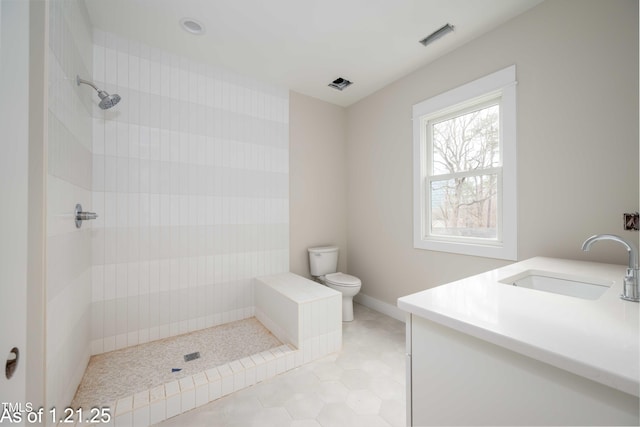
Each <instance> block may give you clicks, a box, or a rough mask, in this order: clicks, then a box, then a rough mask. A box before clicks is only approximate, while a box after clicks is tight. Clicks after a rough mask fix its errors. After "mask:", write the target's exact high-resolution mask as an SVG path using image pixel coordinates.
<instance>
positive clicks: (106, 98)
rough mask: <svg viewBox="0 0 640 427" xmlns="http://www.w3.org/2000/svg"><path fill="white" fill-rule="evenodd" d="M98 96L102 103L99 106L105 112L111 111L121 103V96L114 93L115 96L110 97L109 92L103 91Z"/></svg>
mask: <svg viewBox="0 0 640 427" xmlns="http://www.w3.org/2000/svg"><path fill="white" fill-rule="evenodd" d="M98 96H99V97H100V103H99V104H98V106H99V107H100V108H102V109H103V110H106V109H109V108H111V107H113V106H114V105H116V104H117V103H118V102H120V99H121V98H120V95H118V94H117V93H114V94H113V95H109V94H108V93H107V92H105V91H103V90H99V91H98Z"/></svg>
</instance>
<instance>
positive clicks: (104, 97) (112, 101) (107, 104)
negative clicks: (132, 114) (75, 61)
mask: <svg viewBox="0 0 640 427" xmlns="http://www.w3.org/2000/svg"><path fill="white" fill-rule="evenodd" d="M76 83H78V86H80V84H81V83H84V84H86V85H89V86H91V87H92V88H94V89H95V91H96V92H98V96H99V97H100V103H99V104H98V106H99V107H100V108H102V109H103V110H107V109H109V108H111V107H113V106H114V105H116V104H117V103H118V102H120V99H121V98H120V95H118V94H117V93H114V94H113V95H109V94H108V93H107V92H105V91H104V90H101V89H98V88H97V87H96V85H94V84H93V83H91V82H90V81H88V80H84V79H81V78H80V76H76Z"/></svg>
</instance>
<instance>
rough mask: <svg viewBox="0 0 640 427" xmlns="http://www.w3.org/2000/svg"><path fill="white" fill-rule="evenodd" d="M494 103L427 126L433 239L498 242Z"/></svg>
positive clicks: (497, 149)
mask: <svg viewBox="0 0 640 427" xmlns="http://www.w3.org/2000/svg"><path fill="white" fill-rule="evenodd" d="M499 120H500V110H499V105H498V104H497V103H493V104H492V105H488V106H487V105H485V106H482V107H479V108H477V109H475V110H472V111H469V112H465V113H464V114H461V115H457V116H455V117H447V118H445V119H441V120H438V121H433V122H431V123H430V132H431V169H432V174H431V177H430V185H428V186H427V191H429V192H430V200H431V234H432V235H443V236H464V237H475V238H485V239H496V238H497V237H498V236H497V221H498V217H497V211H498V210H497V203H498V200H497V186H498V173H497V171H496V170H495V169H494V168H499V167H500V163H501V159H500V129H499V123H500V121H499Z"/></svg>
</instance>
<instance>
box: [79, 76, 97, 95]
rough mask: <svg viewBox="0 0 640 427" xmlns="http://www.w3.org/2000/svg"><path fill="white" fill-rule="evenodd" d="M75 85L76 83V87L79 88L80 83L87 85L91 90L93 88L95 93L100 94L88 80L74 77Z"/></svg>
mask: <svg viewBox="0 0 640 427" xmlns="http://www.w3.org/2000/svg"><path fill="white" fill-rule="evenodd" d="M76 83H78V86H80V83H84V84H86V85H89V86H91V87H92V88H94V89H95V91H96V92H100V89H98V88H97V87H96V85H94V84H93V83H91V82H90V81H88V80H85V79H81V78H80V76H76Z"/></svg>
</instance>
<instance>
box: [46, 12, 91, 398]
mask: <svg viewBox="0 0 640 427" xmlns="http://www.w3.org/2000/svg"><path fill="white" fill-rule="evenodd" d="M49 5H50V11H49V49H48V53H47V54H48V64H49V65H48V67H49V76H48V80H49V82H48V87H49V91H48V92H49V93H48V99H49V105H48V142H47V151H48V153H47V154H48V157H47V185H46V193H47V196H46V197H47V203H46V205H47V208H46V210H47V218H46V219H47V227H46V230H47V233H46V234H47V236H46V251H47V265H46V283H47V284H46V304H47V308H46V322H47V327H46V330H47V340H46V372H47V381H46V399H47V406H48V407H56V408H58V409H59V410H60V409H61V408H65V407H67V406H68V405H69V402H71V399H72V398H73V396H74V394H75V391H76V387H77V386H78V384H79V383H80V380H81V379H82V375H83V373H84V369H85V366H86V365H87V362H88V361H89V355H90V337H91V330H90V326H91V313H90V308H91V273H92V263H93V260H92V257H91V224H87V225H85V226H83V227H82V229H80V230H78V229H76V227H75V224H74V220H73V211H74V207H75V205H76V203H81V204H82V206H83V207H84V208H85V209H86V210H91V208H92V206H91V202H92V194H91V191H92V141H91V138H92V134H93V132H92V111H93V105H94V99H93V98H92V97H94V96H95V92H94V91H93V89H91V88H89V87H87V86H82V87H79V86H77V84H76V81H75V78H76V75H77V74H79V75H81V76H83V77H84V78H90V77H91V75H92V63H93V44H92V41H91V36H92V31H91V28H90V24H89V18H88V14H87V12H86V9H85V6H84V3H83V2H80V1H78V0H52V1H50V2H49Z"/></svg>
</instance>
